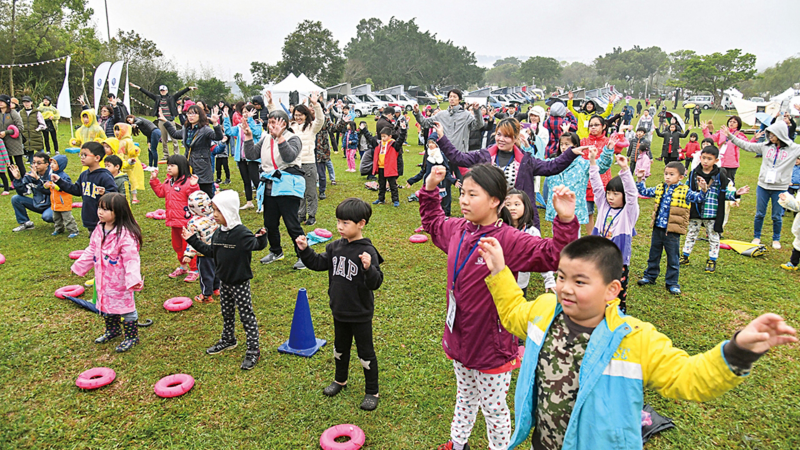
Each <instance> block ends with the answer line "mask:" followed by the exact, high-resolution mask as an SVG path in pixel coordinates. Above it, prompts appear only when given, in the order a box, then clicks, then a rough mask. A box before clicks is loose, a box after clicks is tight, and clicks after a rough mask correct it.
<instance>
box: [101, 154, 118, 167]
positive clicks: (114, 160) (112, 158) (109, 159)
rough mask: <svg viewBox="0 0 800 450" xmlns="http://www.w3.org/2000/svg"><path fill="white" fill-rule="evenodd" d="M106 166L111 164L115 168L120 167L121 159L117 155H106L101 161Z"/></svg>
mask: <svg viewBox="0 0 800 450" xmlns="http://www.w3.org/2000/svg"><path fill="white" fill-rule="evenodd" d="M103 161H104V162H105V163H106V164H111V165H114V166H117V167H122V158H120V157H119V156H117V155H108V156H106V159H104V160H103Z"/></svg>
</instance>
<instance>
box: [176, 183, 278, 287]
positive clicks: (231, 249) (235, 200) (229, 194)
mask: <svg viewBox="0 0 800 450" xmlns="http://www.w3.org/2000/svg"><path fill="white" fill-rule="evenodd" d="M212 202H213V203H214V204H215V205H217V208H219V210H220V212H221V213H222V216H223V217H225V222H227V223H226V224H225V226H220V227H219V228H218V229H217V231H215V232H214V234H213V235H212V236H211V244H206V243H205V242H203V241H202V240H200V239H199V238H198V237H197V235H196V234H195V235H192V236H191V237H190V238H189V239H187V240H186V241H187V242H188V243H189V245H191V246H192V247H193V248H194V249H196V250H197V251H198V252H200V253H202V254H203V255H205V256H211V257H213V258H214V262H215V263H216V267H217V268H216V270H217V272H216V275H217V277H219V279H220V281H222V282H223V283H225V284H226V285H228V286H232V285H237V284H242V283H244V282H246V281H248V280H250V279H251V278H253V271H252V269H251V268H250V264H251V262H252V255H253V251H254V250H255V251H258V250H263V249H265V248H266V247H267V234H266V233H264V234H262V235H261V236H258V237H256V236H255V235H253V233H252V232H251V231H250V230H248V229H247V227H246V226H244V225H242V221H241V219H240V218H239V194H238V193H236V192H235V191H231V190H226V191H221V192H220V193H218V194H217V195H215V196H214V199H213V200H212Z"/></svg>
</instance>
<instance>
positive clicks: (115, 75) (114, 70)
mask: <svg viewBox="0 0 800 450" xmlns="http://www.w3.org/2000/svg"><path fill="white" fill-rule="evenodd" d="M124 65H125V61H117V62H115V63H114V65H112V66H111V70H110V71H109V72H108V92H109V93H111V94H114V96H115V97H116V96H117V93H118V92H119V82H120V78H121V77H122V66H124Z"/></svg>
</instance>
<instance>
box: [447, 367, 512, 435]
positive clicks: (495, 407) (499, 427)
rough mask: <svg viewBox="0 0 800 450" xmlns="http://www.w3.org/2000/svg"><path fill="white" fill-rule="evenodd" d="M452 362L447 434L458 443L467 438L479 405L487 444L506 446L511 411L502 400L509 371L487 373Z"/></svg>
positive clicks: (509, 378) (507, 382) (506, 389)
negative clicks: (452, 406) (454, 385)
mask: <svg viewBox="0 0 800 450" xmlns="http://www.w3.org/2000/svg"><path fill="white" fill-rule="evenodd" d="M453 366H454V369H455V373H456V381H457V382H458V393H457V394H456V408H455V412H454V413H453V423H452V424H451V425H450V438H451V439H452V440H453V442H456V443H459V444H466V443H467V442H468V441H469V436H470V434H471V433H472V427H473V426H474V425H475V416H476V415H477V413H478V407H480V409H481V411H482V412H483V417H484V418H485V419H486V434H487V435H488V438H489V448H490V449H492V450H498V449H506V448H508V444H509V441H510V439H511V413H510V412H509V410H508V405H507V404H506V394H508V386H509V384H510V383H511V372H505V373H498V374H487V373H483V372H479V371H477V370H470V369H467V368H466V367H464V365H463V364H461V363H460V362H458V361H455V360H454V361H453Z"/></svg>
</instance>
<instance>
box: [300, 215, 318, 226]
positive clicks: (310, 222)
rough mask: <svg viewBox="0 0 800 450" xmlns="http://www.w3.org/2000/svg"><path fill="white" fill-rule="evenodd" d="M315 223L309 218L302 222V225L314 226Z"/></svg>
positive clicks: (315, 220) (315, 221)
mask: <svg viewBox="0 0 800 450" xmlns="http://www.w3.org/2000/svg"><path fill="white" fill-rule="evenodd" d="M315 223H317V219H315V218H313V217H309V218H308V220H306V221H305V222H303V225H314V224H315Z"/></svg>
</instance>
